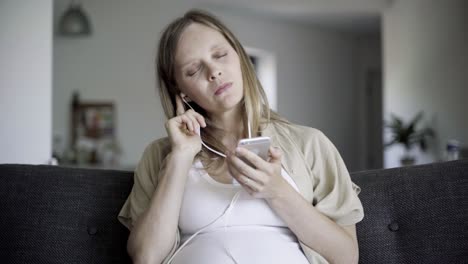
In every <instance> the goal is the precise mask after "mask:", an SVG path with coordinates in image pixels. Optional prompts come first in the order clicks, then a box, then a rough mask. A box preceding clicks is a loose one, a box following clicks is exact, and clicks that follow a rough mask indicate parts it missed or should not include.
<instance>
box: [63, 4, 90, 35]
mask: <svg viewBox="0 0 468 264" xmlns="http://www.w3.org/2000/svg"><path fill="white" fill-rule="evenodd" d="M58 32H59V34H60V35H63V36H70V37H80V36H89V35H91V33H92V25H91V22H90V21H89V19H88V16H87V15H86V13H85V12H84V11H83V9H82V8H81V6H80V5H79V4H75V3H72V4H71V5H70V6H69V7H68V9H67V10H66V11H65V13H64V14H63V15H62V17H61V18H60V21H59V27H58Z"/></svg>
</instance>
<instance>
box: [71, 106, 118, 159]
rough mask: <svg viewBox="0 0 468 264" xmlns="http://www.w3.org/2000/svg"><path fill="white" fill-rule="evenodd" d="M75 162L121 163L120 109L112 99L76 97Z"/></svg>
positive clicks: (73, 122) (73, 118) (73, 120)
mask: <svg viewBox="0 0 468 264" xmlns="http://www.w3.org/2000/svg"><path fill="white" fill-rule="evenodd" d="M71 148H72V149H73V150H74V154H75V155H74V156H75V157H74V160H73V161H72V163H76V164H82V165H115V164H116V163H118V161H117V154H118V151H119V149H118V146H117V142H116V109H115V105H114V103H113V102H111V101H106V102H87V101H78V100H77V99H76V100H73V102H72V109H71Z"/></svg>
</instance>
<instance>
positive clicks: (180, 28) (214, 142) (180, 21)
mask: <svg viewBox="0 0 468 264" xmlns="http://www.w3.org/2000/svg"><path fill="white" fill-rule="evenodd" d="M192 23H199V24H202V25H205V26H208V27H210V28H212V29H215V30H217V31H218V32H220V33H221V34H222V35H223V36H224V37H225V38H226V40H227V41H228V43H229V44H230V45H231V46H232V48H233V49H234V50H235V51H236V53H237V54H238V56H239V60H240V66H241V71H242V79H243V84H244V97H243V100H242V102H241V103H242V106H243V110H242V112H243V119H244V120H243V122H244V125H245V124H246V122H247V120H249V121H250V125H251V131H252V132H253V133H252V135H253V136H256V135H258V134H259V132H261V129H262V128H261V126H262V125H263V124H267V123H269V122H270V121H271V120H275V121H283V122H286V121H285V120H284V119H282V118H281V117H279V116H278V115H277V114H276V113H274V112H273V111H272V110H270V106H269V104H268V99H267V97H266V94H265V91H264V90H263V88H262V85H261V84H260V82H259V80H258V78H257V75H256V74H255V70H254V67H253V65H252V63H251V61H250V58H249V56H248V55H247V53H246V52H245V50H244V48H243V47H242V45H241V44H240V42H239V40H238V39H237V38H236V37H235V36H234V34H233V33H232V32H231V31H230V30H229V29H228V28H227V27H226V26H225V25H224V24H223V23H222V22H221V21H219V20H218V19H217V18H216V17H214V16H213V15H211V14H209V13H207V12H204V11H201V10H190V11H188V12H187V13H185V15H184V16H182V17H180V18H177V19H176V20H174V21H173V22H172V23H170V24H169V25H168V26H167V27H166V29H165V30H164V31H163V33H162V36H161V39H160V42H159V48H158V55H157V58H156V65H157V75H158V76H157V79H158V83H159V94H160V98H161V104H162V106H163V109H164V112H165V114H166V117H167V118H168V119H171V118H173V117H174V116H175V115H176V102H175V96H176V95H177V94H179V93H180V92H181V91H180V90H179V88H178V87H177V84H176V80H175V67H174V66H175V53H176V48H177V43H178V41H179V39H180V36H181V35H182V33H183V32H184V30H185V29H186V28H187V27H188V26H189V25H190V24H192ZM192 106H193V107H194V109H195V110H196V111H197V112H199V113H200V114H202V115H203V116H205V117H206V116H207V115H206V112H205V110H204V109H202V108H201V107H200V106H198V105H197V104H196V103H194V102H193V103H192ZM206 121H207V127H206V128H204V129H203V130H202V140H203V141H204V142H205V143H206V144H208V145H209V146H211V147H214V148H216V149H217V150H218V151H221V152H226V147H225V146H224V145H223V144H222V142H221V141H220V140H219V138H221V137H220V136H219V133H222V129H221V128H216V127H214V126H213V124H211V122H210V120H206ZM244 127H245V128H246V127H247V126H244ZM199 155H200V156H201V157H202V158H203V159H205V158H209V157H211V154H210V153H209V151H202V152H200V153H199ZM205 161H207V162H205V164H208V166H209V164H211V162H209V161H208V160H205Z"/></svg>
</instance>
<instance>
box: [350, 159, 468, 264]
mask: <svg viewBox="0 0 468 264" xmlns="http://www.w3.org/2000/svg"><path fill="white" fill-rule="evenodd" d="M351 177H352V179H353V181H354V182H355V183H356V184H358V185H359V186H360V187H361V188H362V191H361V193H360V195H359V198H360V199H361V201H362V203H363V206H364V214H365V216H364V220H363V221H362V222H360V223H358V224H357V232H358V239H359V248H360V263H468V160H460V161H454V162H444V163H433V164H427V165H421V166H414V167H405V168H395V169H387V170H374V171H364V172H358V173H352V175H351Z"/></svg>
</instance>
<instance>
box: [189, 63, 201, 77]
mask: <svg viewBox="0 0 468 264" xmlns="http://www.w3.org/2000/svg"><path fill="white" fill-rule="evenodd" d="M201 67H202V66H201V65H198V66H196V67H194V68H193V69H190V70H188V72H187V75H188V76H190V77H192V76H194V75H195V74H196V73H197V72H199V71H200V69H201Z"/></svg>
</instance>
